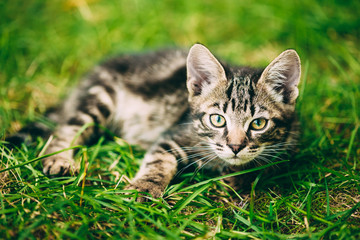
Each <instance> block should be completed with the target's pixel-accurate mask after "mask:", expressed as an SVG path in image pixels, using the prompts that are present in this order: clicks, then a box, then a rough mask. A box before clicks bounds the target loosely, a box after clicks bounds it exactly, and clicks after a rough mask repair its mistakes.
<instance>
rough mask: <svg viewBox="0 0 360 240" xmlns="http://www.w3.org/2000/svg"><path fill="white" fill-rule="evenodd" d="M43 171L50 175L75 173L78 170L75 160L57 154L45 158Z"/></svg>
mask: <svg viewBox="0 0 360 240" xmlns="http://www.w3.org/2000/svg"><path fill="white" fill-rule="evenodd" d="M43 166H44V167H43V173H44V174H45V175H48V176H65V175H73V174H74V173H76V172H78V168H77V167H76V165H75V162H74V160H72V159H68V158H66V157H62V156H61V155H55V156H51V157H48V158H46V159H44V160H43Z"/></svg>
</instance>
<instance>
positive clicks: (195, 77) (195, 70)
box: [186, 44, 226, 98]
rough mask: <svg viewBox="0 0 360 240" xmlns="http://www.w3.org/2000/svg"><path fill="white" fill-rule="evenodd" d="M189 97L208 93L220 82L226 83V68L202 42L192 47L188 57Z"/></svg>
mask: <svg viewBox="0 0 360 240" xmlns="http://www.w3.org/2000/svg"><path fill="white" fill-rule="evenodd" d="M186 66H187V88H188V91H189V93H190V95H189V97H190V98H191V97H194V96H198V95H206V94H207V93H210V92H211V91H213V90H214V89H215V88H216V87H217V86H218V84H222V83H226V75H225V70H224V68H223V67H222V66H221V64H220V63H219V61H218V60H216V58H215V57H214V56H213V55H212V54H211V52H210V51H209V50H208V49H207V48H206V47H205V46H203V45H201V44H195V45H194V46H193V47H191V49H190V51H189V55H188V57H187V64H186Z"/></svg>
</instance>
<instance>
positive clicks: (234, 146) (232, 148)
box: [228, 144, 241, 155]
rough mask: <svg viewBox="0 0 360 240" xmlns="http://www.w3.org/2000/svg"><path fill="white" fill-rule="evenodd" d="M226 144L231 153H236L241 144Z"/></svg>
mask: <svg viewBox="0 0 360 240" xmlns="http://www.w3.org/2000/svg"><path fill="white" fill-rule="evenodd" d="M228 146H229V147H230V148H231V150H232V151H233V153H234V154H235V155H236V154H238V153H239V152H240V150H241V149H240V148H241V145H240V144H228Z"/></svg>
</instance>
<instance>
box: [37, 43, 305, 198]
mask: <svg viewBox="0 0 360 240" xmlns="http://www.w3.org/2000/svg"><path fill="white" fill-rule="evenodd" d="M299 80H300V59H299V57H298V55H297V53H296V52H295V51H294V50H287V51H284V52H283V53H281V54H280V55H279V56H278V57H277V58H276V59H275V60H273V61H272V62H271V63H270V65H268V66H267V67H266V68H265V70H264V69H256V68H249V67H232V66H227V65H225V64H221V63H220V62H219V61H218V60H217V59H216V58H215V57H214V56H213V55H212V54H211V52H210V51H209V50H208V49H207V48H206V47H204V46H203V45H200V44H196V45H194V46H193V47H192V48H191V49H190V51H189V52H188V53H186V52H183V51H181V50H166V51H159V52H155V53H149V54H145V55H129V56H122V57H120V58H114V59H110V60H108V61H106V62H105V63H103V64H101V65H100V66H98V67H96V68H95V70H94V71H93V72H92V73H91V74H90V75H88V77H86V78H85V79H84V80H83V81H82V82H81V84H80V86H79V87H78V88H77V89H76V90H75V91H74V92H73V93H72V94H71V95H70V97H69V98H68V99H67V100H66V101H65V102H64V104H63V106H62V108H61V110H60V111H59V112H58V113H55V114H53V115H52V119H54V120H55V121H56V122H57V123H58V128H57V130H56V132H55V133H54V136H55V137H54V139H53V140H52V142H51V143H50V145H49V147H48V149H47V153H53V152H56V151H59V150H62V149H64V148H68V147H70V145H72V144H74V145H78V144H84V143H85V142H86V141H87V140H88V139H90V138H91V137H92V136H93V135H96V134H99V133H100V134H101V132H100V130H99V128H98V126H99V125H102V126H106V127H107V128H108V129H110V130H111V131H113V132H115V133H116V134H118V135H119V136H121V137H122V138H124V139H125V140H126V141H128V142H129V143H131V144H137V145H140V146H141V147H143V148H146V149H148V150H147V153H146V155H145V157H144V160H143V162H142V165H141V167H140V170H139V172H138V173H137V174H136V176H135V178H134V179H133V180H132V181H131V183H130V184H129V185H128V186H127V188H126V189H135V190H138V191H140V192H148V193H150V194H152V196H153V197H159V196H161V194H162V193H163V191H164V189H165V187H166V186H167V185H168V184H169V183H170V181H171V180H172V179H173V178H174V176H175V175H176V174H177V172H179V171H181V170H182V169H184V167H186V166H189V165H191V164H195V163H196V164H197V165H198V166H205V167H209V168H212V169H216V170H217V171H218V172H219V173H220V174H221V173H228V172H231V171H238V170H240V169H243V168H244V167H245V168H246V167H249V166H251V164H250V163H256V164H260V163H266V162H267V161H270V159H271V158H272V157H273V156H274V155H275V154H276V153H277V152H278V151H280V150H287V149H288V147H289V146H291V145H292V142H293V141H294V139H293V136H294V134H293V133H295V132H296V121H295V113H294V109H295V101H296V98H297V96H298V88H297V86H298V84H299ZM90 123H94V125H91V126H92V127H89V128H87V129H86V131H85V132H83V133H82V134H81V136H80V137H78V138H76V134H77V133H78V131H79V130H80V128H81V127H82V126H83V125H84V124H90ZM43 166H44V169H43V171H44V173H45V174H47V175H59V174H60V175H62V174H69V173H71V172H75V171H76V169H77V165H76V164H75V162H74V160H73V152H72V151H66V152H62V153H59V154H57V155H54V156H51V157H48V158H46V159H44V160H43ZM242 182H243V181H242V180H241V179H240V178H237V179H234V181H232V182H231V183H232V184H233V185H235V187H236V185H238V186H239V185H241V184H240V183H242Z"/></svg>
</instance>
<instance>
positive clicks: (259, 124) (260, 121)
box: [250, 118, 268, 130]
mask: <svg viewBox="0 0 360 240" xmlns="http://www.w3.org/2000/svg"><path fill="white" fill-rule="evenodd" d="M267 122H268V121H267V120H266V119H265V118H257V119H255V120H254V121H252V122H251V123H250V128H251V129H252V130H262V129H264V128H265V127H266V124H267Z"/></svg>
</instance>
